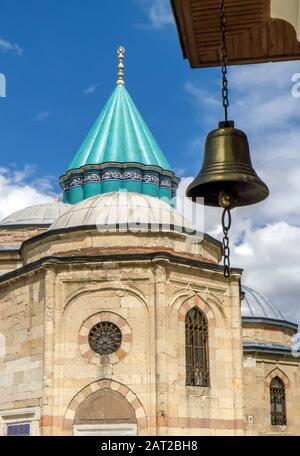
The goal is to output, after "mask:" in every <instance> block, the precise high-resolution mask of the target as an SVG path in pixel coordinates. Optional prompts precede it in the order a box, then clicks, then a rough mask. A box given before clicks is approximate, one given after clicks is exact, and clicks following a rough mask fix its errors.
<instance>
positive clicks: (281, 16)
mask: <svg viewBox="0 0 300 456" xmlns="http://www.w3.org/2000/svg"><path fill="white" fill-rule="evenodd" d="M171 4H172V8H173V13H174V17H175V21H176V25H177V30H178V34H179V39H180V43H181V48H182V52H183V56H184V58H187V59H188V60H189V62H190V65H191V67H192V68H203V67H211V66H219V65H220V41H221V36H220V0H171ZM225 8H226V24H227V47H228V62H229V64H230V65H240V64H247V63H248V64H249V63H264V62H275V61H285V60H296V59H300V43H299V41H298V39H300V0H290V1H289V2H288V1H283V0H226V2H225Z"/></svg>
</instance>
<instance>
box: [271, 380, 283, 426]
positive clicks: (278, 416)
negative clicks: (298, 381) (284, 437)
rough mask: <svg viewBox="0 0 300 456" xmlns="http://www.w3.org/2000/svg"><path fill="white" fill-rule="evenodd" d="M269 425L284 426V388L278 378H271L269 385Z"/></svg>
mask: <svg viewBox="0 0 300 456" xmlns="http://www.w3.org/2000/svg"><path fill="white" fill-rule="evenodd" d="M270 400H271V424H272V426H285V425H286V402H285V386H284V383H283V381H282V380H281V379H280V378H279V377H275V378H273V380H272V381H271V384H270Z"/></svg>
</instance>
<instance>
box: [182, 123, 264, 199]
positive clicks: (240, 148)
mask: <svg viewBox="0 0 300 456" xmlns="http://www.w3.org/2000/svg"><path fill="white" fill-rule="evenodd" d="M186 194H187V197H189V198H192V199H196V198H197V197H204V204H205V205H207V206H222V207H224V208H226V207H230V208H233V207H239V206H248V205H251V204H256V203H259V202H260V201H263V200H264V199H265V198H267V196H268V195H269V189H268V187H267V186H266V184H265V183H264V182H263V181H262V180H261V179H260V178H259V177H258V176H257V174H256V172H255V170H254V169H253V167H252V163H251V158H250V150H249V143H248V139H247V136H246V135H245V133H244V132H242V131H241V130H238V129H237V128H234V122H233V121H227V122H220V124H219V128H218V129H216V130H213V131H211V132H210V133H209V135H208V137H207V139H206V144H205V154H204V160H203V165H202V168H201V170H200V172H199V174H198V176H197V177H196V178H195V179H194V181H193V182H192V183H191V184H190V185H189V187H188V189H187V193H186Z"/></svg>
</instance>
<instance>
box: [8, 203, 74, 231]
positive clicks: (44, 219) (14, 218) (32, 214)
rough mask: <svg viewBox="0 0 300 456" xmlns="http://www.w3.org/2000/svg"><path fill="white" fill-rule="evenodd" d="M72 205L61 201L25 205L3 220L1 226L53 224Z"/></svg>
mask: <svg viewBox="0 0 300 456" xmlns="http://www.w3.org/2000/svg"><path fill="white" fill-rule="evenodd" d="M70 207H72V206H71V205H70V204H65V203H62V202H59V201H53V202H51V203H46V204H37V205H35V206H29V207H25V208H24V209H20V210H19V211H16V212H13V213H12V214H11V215H9V216H8V217H6V218H5V219H3V220H1V221H0V226H2V227H9V226H15V225H31V226H34V225H51V223H53V222H54V220H56V219H57V218H58V217H60V216H61V215H63V214H64V213H65V212H66V211H67V210H68V209H69V208H70Z"/></svg>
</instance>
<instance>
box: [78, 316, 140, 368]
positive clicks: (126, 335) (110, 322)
mask: <svg viewBox="0 0 300 456" xmlns="http://www.w3.org/2000/svg"><path fill="white" fill-rule="evenodd" d="M131 341H132V336H131V330H130V328H129V326H128V324H127V322H126V321H125V320H124V319H123V318H122V317H120V316H119V315H117V314H114V313H112V312H100V313H98V314H96V315H93V316H92V317H90V318H88V319H87V320H86V321H85V322H84V323H83V325H82V326H81V328H80V331H79V337H78V342H79V349H80V352H81V354H82V356H83V357H84V358H85V360H86V361H88V362H90V363H93V364H98V365H99V364H100V362H101V359H103V358H104V357H105V359H106V360H107V361H108V363H110V364H115V363H117V362H119V361H121V359H123V358H124V356H126V355H127V353H128V352H129V350H130V346H131Z"/></svg>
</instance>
